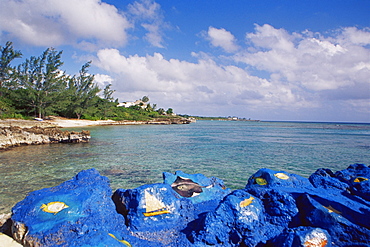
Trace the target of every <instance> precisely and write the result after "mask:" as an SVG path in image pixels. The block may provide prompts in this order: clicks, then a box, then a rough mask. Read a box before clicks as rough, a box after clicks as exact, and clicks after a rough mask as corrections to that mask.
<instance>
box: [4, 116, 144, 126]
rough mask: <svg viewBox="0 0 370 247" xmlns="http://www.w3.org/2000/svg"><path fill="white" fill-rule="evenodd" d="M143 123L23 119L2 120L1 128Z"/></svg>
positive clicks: (58, 118)
mask: <svg viewBox="0 0 370 247" xmlns="http://www.w3.org/2000/svg"><path fill="white" fill-rule="evenodd" d="M140 123H141V122H134V121H124V122H117V121H113V120H96V121H92V120H85V119H68V118H61V117H55V118H52V119H50V120H43V121H37V120H22V119H4V120H0V127H10V126H18V127H22V128H30V127H33V126H37V127H43V128H45V127H60V128H72V127H85V126H98V125H113V124H140Z"/></svg>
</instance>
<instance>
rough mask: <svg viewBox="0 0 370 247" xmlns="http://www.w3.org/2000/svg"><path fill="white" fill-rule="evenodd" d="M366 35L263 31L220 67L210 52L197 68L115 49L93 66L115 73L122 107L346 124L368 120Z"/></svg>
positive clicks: (159, 56) (248, 38) (362, 32)
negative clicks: (350, 119)
mask: <svg viewBox="0 0 370 247" xmlns="http://www.w3.org/2000/svg"><path fill="white" fill-rule="evenodd" d="M348 32H349V33H348ZM368 34H369V32H368V31H367V30H358V29H356V28H349V29H348V28H345V29H341V30H339V31H337V32H335V34H334V35H332V36H328V37H324V36H323V35H321V34H318V33H315V34H314V33H311V32H309V31H304V32H302V33H289V32H288V31H286V30H284V29H276V28H274V27H272V26H270V25H263V26H258V25H257V26H256V28H255V32H253V33H247V34H246V41H247V42H246V45H245V47H239V49H238V50H237V51H235V53H234V54H232V55H230V56H229V57H226V58H227V59H226V61H228V62H225V60H224V61H223V63H222V64H219V63H217V62H216V61H218V58H215V57H214V56H210V55H208V54H207V53H204V52H199V53H195V52H192V56H193V58H194V59H197V62H188V61H184V60H179V59H166V58H165V57H164V56H163V55H162V54H160V53H154V54H153V55H146V56H138V55H131V56H125V55H122V54H121V53H120V51H119V50H117V49H101V50H99V52H98V53H97V57H96V60H95V61H94V64H95V65H97V66H99V67H100V68H101V69H104V70H106V71H107V72H108V73H110V75H111V76H112V78H113V80H114V81H113V82H112V83H113V88H114V89H115V90H117V93H116V95H119V97H120V99H121V100H122V101H125V100H133V99H136V98H139V97H141V96H142V95H150V98H151V100H152V101H153V102H155V103H158V104H159V105H161V106H164V107H165V106H167V107H171V108H174V109H178V110H180V111H182V112H186V113H189V111H190V112H192V113H193V114H196V112H198V113H199V114H202V113H203V114H205V115H210V114H214V115H217V114H220V113H224V112H229V114H230V115H232V114H235V115H240V114H243V115H244V116H250V115H248V114H251V113H254V114H255V115H261V116H265V117H264V118H267V119H269V116H271V118H283V117H286V116H288V115H290V116H292V114H293V115H294V112H295V113H296V114H297V116H298V115H299V112H302V109H304V111H305V112H306V113H307V114H306V116H311V117H312V118H313V119H320V116H321V114H332V116H331V118H332V119H336V118H337V120H338V119H339V120H340V116H341V115H342V114H344V113H345V111H348V110H349V108H351V109H352V110H350V111H352V112H362V113H364V112H365V113H369V102H370V101H369V99H370V95H369V92H370V91H369V89H370V82H369V79H368V78H370V63H369V60H368V57H369V56H370V51H369V48H368V46H367V45H368V43H367V37H368V36H367V35H368ZM224 57H225V56H224ZM233 61H234V62H237V63H238V64H237V65H238V66H236V64H234V63H233ZM227 63H228V64H227ZM225 64H226V65H225ZM242 65H244V67H242ZM261 73H266V74H267V76H266V77H260V76H259V75H260V74H261ZM323 109H325V110H323ZM194 111H195V113H194ZM278 112H285V113H286V115H284V114H282V115H279V114H278ZM287 112H291V113H290V114H287ZM293 119H294V118H293ZM362 119H363V118H362Z"/></svg>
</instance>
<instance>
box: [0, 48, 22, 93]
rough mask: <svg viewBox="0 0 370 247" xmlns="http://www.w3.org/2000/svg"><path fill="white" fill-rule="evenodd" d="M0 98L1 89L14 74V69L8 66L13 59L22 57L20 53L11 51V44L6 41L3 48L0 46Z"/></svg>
mask: <svg viewBox="0 0 370 247" xmlns="http://www.w3.org/2000/svg"><path fill="white" fill-rule="evenodd" d="M0 52H1V58H0V96H3V91H2V89H3V87H4V86H5V85H6V84H7V83H8V82H9V81H10V79H11V78H12V76H13V75H14V73H15V69H14V68H13V67H11V66H10V63H11V62H12V61H13V60H14V59H15V58H19V57H22V53H21V52H20V51H15V50H14V49H13V43H12V42H10V41H8V42H6V44H5V46H4V47H1V46H0Z"/></svg>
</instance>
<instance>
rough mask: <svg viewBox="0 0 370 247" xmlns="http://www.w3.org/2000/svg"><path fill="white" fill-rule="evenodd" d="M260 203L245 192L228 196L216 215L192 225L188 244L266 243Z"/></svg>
mask: <svg viewBox="0 0 370 247" xmlns="http://www.w3.org/2000/svg"><path fill="white" fill-rule="evenodd" d="M264 229H266V222H265V216H264V208H263V205H262V203H261V200H259V199H258V198H255V197H254V196H252V195H251V194H249V193H248V192H246V191H244V190H236V191H233V192H232V193H231V194H229V195H228V196H226V197H225V198H224V199H223V200H222V202H221V203H220V204H219V206H218V207H217V208H216V210H215V211H213V212H208V213H207V214H206V215H205V216H204V217H202V218H200V219H198V220H197V221H196V222H194V223H193V224H190V225H189V227H188V229H187V231H186V232H187V234H188V238H189V240H190V241H191V242H192V243H193V244H194V245H195V246H208V245H212V246H240V245H242V246H243V244H247V245H246V246H254V245H255V244H257V243H259V242H261V241H263V240H266V236H265V234H264V232H265V231H264Z"/></svg>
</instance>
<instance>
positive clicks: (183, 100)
mask: <svg viewBox="0 0 370 247" xmlns="http://www.w3.org/2000/svg"><path fill="white" fill-rule="evenodd" d="M369 13H370V1H368V0H346V1H345V0H325V1H323V0H300V1H296V0H268V1H265V0H258V1H257V0H223V1H221V0H186V1H180V0H163V1H160V0H158V1H152V0H137V1H131V0H105V1H100V0H63V1H60V0H0V44H1V45H2V46H4V45H5V43H6V42H7V41H12V42H13V46H14V48H15V49H16V50H20V51H21V52H22V53H23V58H22V59H25V58H29V57H30V56H39V55H41V54H42V52H43V51H44V50H46V49H47V48H49V47H54V48H55V49H56V50H58V51H61V50H62V51H63V55H62V60H63V61H64V65H63V70H65V71H66V72H67V73H68V74H71V75H73V74H76V73H78V71H79V69H80V68H81V66H82V65H83V64H84V63H86V62H88V61H92V65H91V67H90V69H89V72H90V73H91V74H94V75H95V82H96V83H98V84H99V85H100V87H101V88H104V87H105V85H108V84H111V85H112V86H111V89H113V90H115V93H114V95H113V96H114V97H115V98H118V100H119V101H120V102H126V101H135V100H137V99H140V98H142V97H143V96H148V97H149V98H150V103H152V104H157V107H159V108H164V109H165V110H166V109H168V108H172V109H173V110H174V112H176V113H178V114H188V115H194V116H216V117H217V116H223V117H227V116H236V117H240V118H251V119H259V120H266V121H267V120H273V121H324V122H366V123H370V14H369ZM22 59H18V61H16V60H15V61H14V63H17V62H22V61H23V60H22Z"/></svg>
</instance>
